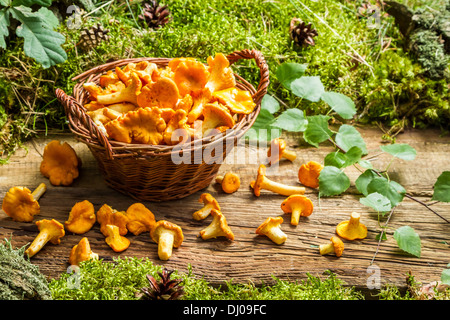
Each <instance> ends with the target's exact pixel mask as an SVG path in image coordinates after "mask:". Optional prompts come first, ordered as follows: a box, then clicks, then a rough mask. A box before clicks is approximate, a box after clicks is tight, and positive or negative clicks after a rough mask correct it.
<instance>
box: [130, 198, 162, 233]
mask: <svg viewBox="0 0 450 320" xmlns="http://www.w3.org/2000/svg"><path fill="white" fill-rule="evenodd" d="M126 215H127V217H128V222H127V229H128V230H129V231H130V232H131V233H133V234H134V235H136V236H137V235H139V234H141V233H142V232H147V231H148V232H150V230H151V229H152V228H153V227H154V225H155V223H156V220H155V215H154V214H153V212H151V211H150V210H149V209H147V207H146V206H145V205H143V204H142V203H134V204H132V205H131V206H129V207H128V209H127V212H126Z"/></svg>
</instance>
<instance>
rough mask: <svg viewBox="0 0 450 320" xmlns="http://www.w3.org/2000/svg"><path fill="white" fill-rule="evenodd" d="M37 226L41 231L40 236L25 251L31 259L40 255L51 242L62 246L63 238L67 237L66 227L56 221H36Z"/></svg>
mask: <svg viewBox="0 0 450 320" xmlns="http://www.w3.org/2000/svg"><path fill="white" fill-rule="evenodd" d="M36 225H37V227H38V229H39V234H38V235H37V236H36V238H35V239H34V240H33V242H32V243H31V245H30V246H29V247H28V249H27V250H25V254H26V255H28V257H30V258H31V257H32V256H34V255H35V254H36V253H38V252H39V251H40V250H41V249H42V248H43V247H44V246H45V245H46V244H47V242H49V241H50V242H51V243H53V244H60V243H61V238H62V237H64V235H65V232H64V226H63V225H62V224H61V223H59V222H58V221H56V220H55V219H51V220H48V219H44V220H39V221H36Z"/></svg>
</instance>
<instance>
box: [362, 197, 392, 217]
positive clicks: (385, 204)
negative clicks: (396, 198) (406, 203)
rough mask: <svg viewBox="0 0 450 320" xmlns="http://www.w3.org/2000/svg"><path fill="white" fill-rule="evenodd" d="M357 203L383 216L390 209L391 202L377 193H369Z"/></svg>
mask: <svg viewBox="0 0 450 320" xmlns="http://www.w3.org/2000/svg"><path fill="white" fill-rule="evenodd" d="M359 202H361V203H362V204H363V205H365V206H368V207H371V208H372V209H373V210H375V211H376V212H379V213H383V214H384V213H386V212H388V211H390V210H391V209H392V207H391V201H390V200H389V199H388V198H386V197H385V196H383V195H382V194H380V193H378V192H374V193H371V194H369V195H367V197H365V198H360V199H359Z"/></svg>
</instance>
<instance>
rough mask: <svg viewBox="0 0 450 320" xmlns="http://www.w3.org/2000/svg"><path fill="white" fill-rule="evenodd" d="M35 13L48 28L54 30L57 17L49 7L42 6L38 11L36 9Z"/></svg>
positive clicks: (56, 25)
mask: <svg viewBox="0 0 450 320" xmlns="http://www.w3.org/2000/svg"><path fill="white" fill-rule="evenodd" d="M36 13H37V14H39V16H40V17H41V20H42V21H44V22H45V24H46V27H47V28H48V29H52V30H54V29H56V28H57V27H58V26H59V20H58V18H57V17H56V16H55V14H54V13H53V12H52V11H50V10H49V9H47V8H45V7H42V8H40V9H39V10H38V11H36Z"/></svg>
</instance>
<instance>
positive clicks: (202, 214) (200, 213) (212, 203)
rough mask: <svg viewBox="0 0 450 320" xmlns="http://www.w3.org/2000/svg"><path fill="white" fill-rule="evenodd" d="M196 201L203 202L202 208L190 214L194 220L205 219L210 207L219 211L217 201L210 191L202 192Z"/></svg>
mask: <svg viewBox="0 0 450 320" xmlns="http://www.w3.org/2000/svg"><path fill="white" fill-rule="evenodd" d="M198 202H202V203H203V208H201V209H199V210H197V211H195V212H194V213H193V214H192V218H194V219H195V220H203V219H205V218H206V217H207V216H208V215H209V214H210V213H211V210H212V209H215V210H218V211H220V205H219V203H218V202H217V200H216V199H215V198H214V197H213V196H212V195H211V194H210V193H202V194H201V195H200V198H199V199H198Z"/></svg>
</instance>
